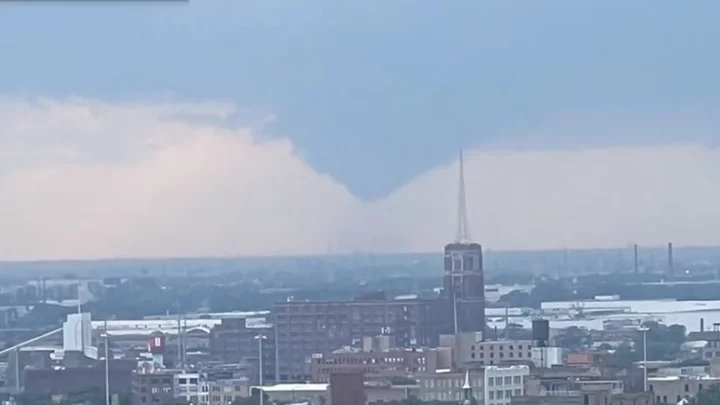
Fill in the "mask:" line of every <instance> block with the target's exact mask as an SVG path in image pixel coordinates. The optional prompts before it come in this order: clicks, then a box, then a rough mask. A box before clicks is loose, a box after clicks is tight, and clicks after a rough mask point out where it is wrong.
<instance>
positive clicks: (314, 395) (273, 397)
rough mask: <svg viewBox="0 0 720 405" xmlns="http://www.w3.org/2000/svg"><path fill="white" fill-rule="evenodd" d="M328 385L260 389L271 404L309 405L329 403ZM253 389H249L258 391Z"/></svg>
mask: <svg viewBox="0 0 720 405" xmlns="http://www.w3.org/2000/svg"><path fill="white" fill-rule="evenodd" d="M329 387H330V384H317V383H314V384H276V385H269V386H264V387H262V390H263V391H264V392H265V394H266V395H267V398H268V400H269V401H271V402H280V403H300V402H307V403H309V404H310V405H319V404H327V403H330V401H329V399H330V398H329V396H330V392H329V390H328V388H329ZM259 388H260V387H253V388H251V389H259Z"/></svg>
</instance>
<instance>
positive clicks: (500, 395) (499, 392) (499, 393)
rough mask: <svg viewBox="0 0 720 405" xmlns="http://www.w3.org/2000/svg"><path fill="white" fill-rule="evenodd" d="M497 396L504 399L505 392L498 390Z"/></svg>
mask: <svg viewBox="0 0 720 405" xmlns="http://www.w3.org/2000/svg"><path fill="white" fill-rule="evenodd" d="M495 396H496V397H497V399H503V392H502V391H498V392H497V394H495Z"/></svg>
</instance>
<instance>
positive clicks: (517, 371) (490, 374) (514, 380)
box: [482, 365, 530, 405]
mask: <svg viewBox="0 0 720 405" xmlns="http://www.w3.org/2000/svg"><path fill="white" fill-rule="evenodd" d="M529 375H530V367H528V366H525V365H518V366H508V367H498V366H488V367H485V375H484V379H483V385H482V386H483V389H484V395H483V397H484V398H485V405H507V404H510V402H511V400H512V398H513V397H517V396H523V395H525V382H526V379H527V378H528V376H529Z"/></svg>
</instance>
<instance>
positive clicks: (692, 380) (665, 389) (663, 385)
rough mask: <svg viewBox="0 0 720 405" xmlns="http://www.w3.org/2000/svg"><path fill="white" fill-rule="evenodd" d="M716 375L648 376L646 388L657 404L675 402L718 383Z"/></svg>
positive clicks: (719, 379) (719, 381) (689, 397)
mask: <svg viewBox="0 0 720 405" xmlns="http://www.w3.org/2000/svg"><path fill="white" fill-rule="evenodd" d="M719 383H720V378H718V377H709V376H704V377H697V376H693V377H687V376H666V377H650V378H648V389H649V390H650V391H651V392H652V393H653V395H654V396H655V403H657V404H673V405H674V404H677V403H678V402H680V401H681V400H683V399H686V398H687V399H691V398H693V397H695V395H697V393H698V392H700V391H702V390H703V389H706V388H709V387H710V386H711V385H714V384H719Z"/></svg>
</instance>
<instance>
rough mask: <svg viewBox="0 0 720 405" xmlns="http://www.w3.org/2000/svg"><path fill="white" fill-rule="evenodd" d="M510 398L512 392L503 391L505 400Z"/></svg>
mask: <svg viewBox="0 0 720 405" xmlns="http://www.w3.org/2000/svg"><path fill="white" fill-rule="evenodd" d="M510 397H512V390H505V398H510Z"/></svg>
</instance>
